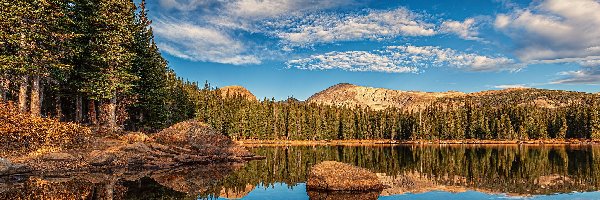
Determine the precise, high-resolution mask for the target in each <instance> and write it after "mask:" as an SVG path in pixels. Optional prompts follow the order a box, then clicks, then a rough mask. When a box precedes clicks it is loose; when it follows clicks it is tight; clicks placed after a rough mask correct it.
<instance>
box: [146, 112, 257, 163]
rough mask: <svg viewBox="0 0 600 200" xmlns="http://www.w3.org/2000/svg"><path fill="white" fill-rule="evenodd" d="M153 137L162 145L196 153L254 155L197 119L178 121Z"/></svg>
mask: <svg viewBox="0 0 600 200" xmlns="http://www.w3.org/2000/svg"><path fill="white" fill-rule="evenodd" d="M152 139H153V140H155V141H156V142H157V143H159V144H162V145H166V146H177V147H181V148H185V149H190V150H193V151H194V152H195V154H196V155H220V156H229V155H235V156H240V157H250V156H253V154H251V153H249V152H248V151H247V150H245V149H244V148H241V147H239V146H237V145H235V143H234V142H233V141H232V140H231V139H230V138H229V137H227V136H225V135H223V134H221V133H219V132H218V131H216V130H215V129H213V128H211V127H210V126H208V125H207V124H205V123H203V122H200V121H198V120H196V119H192V120H188V121H184V122H180V123H177V124H175V125H173V126H171V127H169V128H166V129H164V130H162V131H160V132H159V133H157V134H154V135H153V136H152Z"/></svg>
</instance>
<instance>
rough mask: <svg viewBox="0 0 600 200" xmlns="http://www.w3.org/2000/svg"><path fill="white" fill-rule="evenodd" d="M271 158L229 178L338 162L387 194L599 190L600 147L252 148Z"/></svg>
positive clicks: (268, 179)
mask: <svg viewBox="0 0 600 200" xmlns="http://www.w3.org/2000/svg"><path fill="white" fill-rule="evenodd" d="M251 151H253V152H255V153H257V154H258V155H265V156H267V158H269V159H267V160H263V161H257V162H253V163H250V164H249V165H248V166H246V167H245V168H244V169H242V170H241V171H239V172H236V173H235V174H233V175H232V176H230V177H228V178H232V179H235V180H238V181H241V182H249V183H253V184H259V183H262V184H272V183H277V182H283V183H286V184H288V185H294V184H296V183H301V182H305V181H306V177H307V173H308V170H309V168H310V166H312V165H314V164H315V163H318V162H320V161H323V160H337V161H342V162H346V163H351V164H354V165H357V166H361V167H365V168H368V169H371V170H372V171H375V172H378V173H380V174H379V175H380V176H382V178H383V179H384V180H385V181H386V182H387V184H388V185H392V186H393V187H392V188H390V189H387V190H384V191H383V192H382V195H394V194H402V193H407V192H410V193H421V192H427V191H432V190H444V191H451V192H462V191H467V190H476V191H481V192H485V193H507V194H509V195H515V196H527V195H539V194H555V193H568V192H572V191H596V190H597V189H598V186H599V178H600V148H598V147H595V146H594V147H593V146H571V147H565V146H546V147H541V146H518V145H513V146H489V145H488V146H394V147H364V146H363V147H340V146H330V147H328V146H316V147H306V146H295V147H259V148H254V149H251Z"/></svg>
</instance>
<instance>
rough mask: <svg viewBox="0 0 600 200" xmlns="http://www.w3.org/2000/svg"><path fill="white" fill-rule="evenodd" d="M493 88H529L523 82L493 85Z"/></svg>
mask: <svg viewBox="0 0 600 200" xmlns="http://www.w3.org/2000/svg"><path fill="white" fill-rule="evenodd" d="M494 88H497V89H509V88H529V87H528V86H527V85H525V84H511V85H495V86H494Z"/></svg>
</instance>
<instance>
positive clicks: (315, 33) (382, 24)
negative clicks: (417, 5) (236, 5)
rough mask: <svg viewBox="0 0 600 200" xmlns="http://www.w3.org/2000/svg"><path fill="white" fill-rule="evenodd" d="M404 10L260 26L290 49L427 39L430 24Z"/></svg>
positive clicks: (321, 16) (278, 20) (325, 15)
mask: <svg viewBox="0 0 600 200" xmlns="http://www.w3.org/2000/svg"><path fill="white" fill-rule="evenodd" d="M422 18H424V17H423V16H421V15H420V14H417V13H414V12H411V11H410V10H408V9H406V8H398V9H395V10H386V11H379V10H366V11H363V12H359V13H351V14H342V13H310V14H307V15H302V16H292V17H286V18H276V19H272V20H267V21H265V22H264V24H262V25H263V26H265V28H263V29H264V31H265V32H270V33H271V34H272V35H275V36H276V37H279V38H281V39H283V40H284V41H285V42H287V43H288V44H290V45H292V46H306V45H311V44H314V43H324V42H334V41H351V40H365V39H375V40H377V39H385V38H394V37H399V36H431V35H434V34H436V32H435V30H434V24H430V23H427V22H424V21H423V20H422Z"/></svg>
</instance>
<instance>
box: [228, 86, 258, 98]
mask: <svg viewBox="0 0 600 200" xmlns="http://www.w3.org/2000/svg"><path fill="white" fill-rule="evenodd" d="M219 90H220V91H221V95H222V96H223V97H224V98H230V97H234V96H237V95H240V96H243V97H245V98H246V99H248V100H251V101H257V100H258V99H256V96H254V94H252V92H250V91H249V90H248V89H246V88H244V87H242V86H238V85H232V86H225V87H222V88H219Z"/></svg>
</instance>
